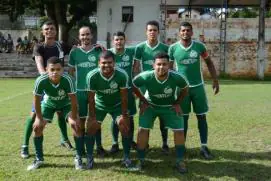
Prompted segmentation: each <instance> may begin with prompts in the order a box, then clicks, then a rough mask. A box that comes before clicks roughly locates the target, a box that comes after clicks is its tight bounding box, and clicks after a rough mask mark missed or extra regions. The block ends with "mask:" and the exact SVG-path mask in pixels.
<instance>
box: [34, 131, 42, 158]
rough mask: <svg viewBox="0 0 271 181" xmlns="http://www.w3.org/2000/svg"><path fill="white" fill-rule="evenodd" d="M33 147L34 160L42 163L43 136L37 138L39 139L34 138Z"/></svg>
mask: <svg viewBox="0 0 271 181" xmlns="http://www.w3.org/2000/svg"><path fill="white" fill-rule="evenodd" d="M33 140H34V147H35V151H36V159H37V160H40V161H43V160H44V159H43V148H42V144H43V136H39V137H34V138H33Z"/></svg>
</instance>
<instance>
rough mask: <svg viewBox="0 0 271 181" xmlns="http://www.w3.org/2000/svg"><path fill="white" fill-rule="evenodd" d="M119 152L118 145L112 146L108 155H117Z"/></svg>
mask: <svg viewBox="0 0 271 181" xmlns="http://www.w3.org/2000/svg"><path fill="white" fill-rule="evenodd" d="M119 151H120V149H119V144H113V145H112V147H111V149H110V151H109V153H110V154H115V153H118V152H119Z"/></svg>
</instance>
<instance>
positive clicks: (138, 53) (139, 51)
mask: <svg viewBox="0 0 271 181" xmlns="http://www.w3.org/2000/svg"><path fill="white" fill-rule="evenodd" d="M134 59H135V60H139V61H141V59H142V47H141V46H136V48H135V57H134Z"/></svg>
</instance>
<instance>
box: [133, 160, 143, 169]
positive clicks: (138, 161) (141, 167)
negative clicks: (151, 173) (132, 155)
mask: <svg viewBox="0 0 271 181" xmlns="http://www.w3.org/2000/svg"><path fill="white" fill-rule="evenodd" d="M143 169H144V161H142V160H137V162H136V166H135V170H137V171H142V170H143Z"/></svg>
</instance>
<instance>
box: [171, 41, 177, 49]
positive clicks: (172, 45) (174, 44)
mask: <svg viewBox="0 0 271 181" xmlns="http://www.w3.org/2000/svg"><path fill="white" fill-rule="evenodd" d="M177 46H179V41H177V42H175V43H173V44H171V45H170V46H169V49H172V48H175V47H177Z"/></svg>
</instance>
